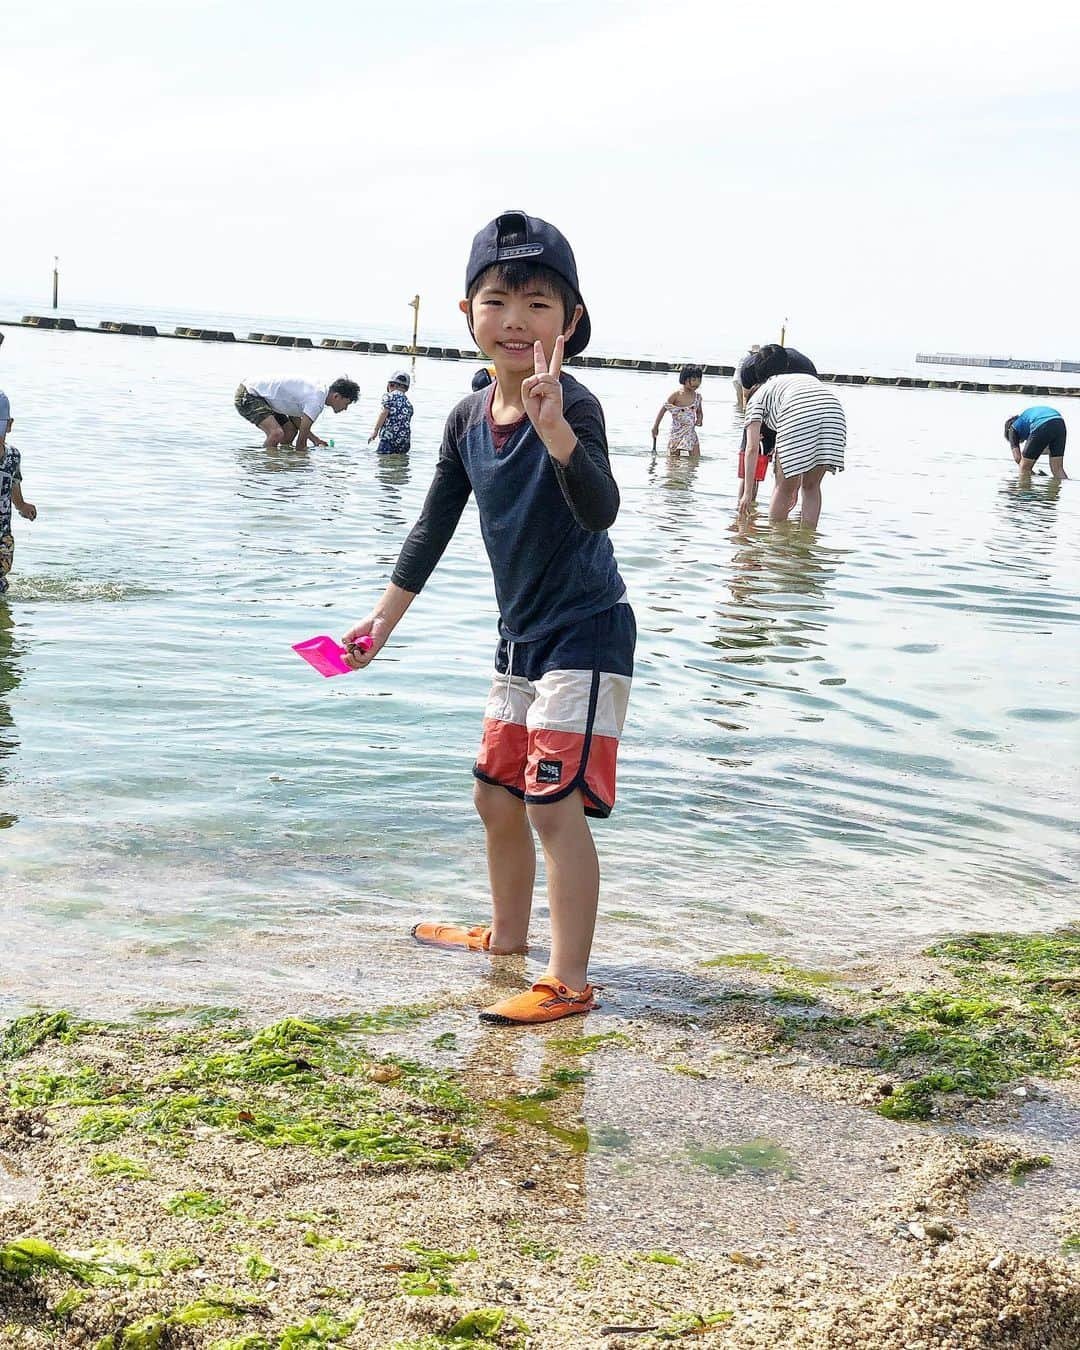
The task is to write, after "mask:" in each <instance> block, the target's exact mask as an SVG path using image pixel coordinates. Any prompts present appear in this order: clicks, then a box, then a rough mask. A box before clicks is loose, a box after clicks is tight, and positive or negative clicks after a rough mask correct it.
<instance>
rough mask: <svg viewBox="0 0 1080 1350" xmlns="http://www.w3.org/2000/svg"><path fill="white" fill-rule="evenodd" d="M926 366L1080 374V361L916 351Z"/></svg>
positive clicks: (917, 358) (920, 361)
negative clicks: (1031, 359) (976, 367)
mask: <svg viewBox="0 0 1080 1350" xmlns="http://www.w3.org/2000/svg"><path fill="white" fill-rule="evenodd" d="M915 360H916V361H918V362H919V363H920V364H922V365H924V366H983V367H985V368H986V369H987V370H1057V371H1060V372H1061V373H1062V374H1069V375H1080V361H1060V360H1059V361H1024V360H1021V358H1020V357H1017V356H967V355H965V354H964V353H963V352H916V353H915Z"/></svg>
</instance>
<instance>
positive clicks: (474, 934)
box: [412, 923, 529, 956]
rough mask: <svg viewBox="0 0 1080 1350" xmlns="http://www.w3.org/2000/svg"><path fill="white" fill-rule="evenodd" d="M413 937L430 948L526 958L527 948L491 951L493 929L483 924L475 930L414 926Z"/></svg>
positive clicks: (429, 925) (420, 924)
mask: <svg viewBox="0 0 1080 1350" xmlns="http://www.w3.org/2000/svg"><path fill="white" fill-rule="evenodd" d="M412 935H413V937H414V938H415V939H416V940H417V942H424V943H426V944H427V945H428V946H429V947H451V948H457V949H458V950H460V951H466V952H489V953H490V954H491V955H492V956H524V955H525V953H526V952H527V951H528V950H529V949H528V948H527V947H515V948H514V949H513V951H511V952H502V951H494V952H493V951H492V950H491V929H490V928H485V927H484V925H483V924H479V923H478V924H477V925H476V926H475V927H474V928H459V927H457V926H456V925H455V924H451V923H417V924H413V928H412Z"/></svg>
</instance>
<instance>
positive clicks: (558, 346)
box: [521, 333, 566, 444]
mask: <svg viewBox="0 0 1080 1350" xmlns="http://www.w3.org/2000/svg"><path fill="white" fill-rule="evenodd" d="M565 350H566V339H565V338H564V337H563V336H562V334H561V333H560V334H559V336H558V337H557V338H556V339H555V349H554V351H553V352H552V353H551V365H550V366H549V365H548V362H547V358H546V357H545V355H544V344H543V343H542V342H540V341H539V339H537V341H536V342H534V343H533V361H534V363H535V367H536V374H535V375H530V376H529V377H528V379H525V380H522V382H521V397H522V401H523V402H524V404H525V411H526V413H527V414H528V417H529V421H530V422H531V423H532V424H533V426H534V427H535V428H536V434H537V435H538V436H539V437H540V439H541V440H542V441H543V442H544V443H545V444H547V442H548V438H549V437H550V436H552V435H553V434H554V433H556V432H557V431H558V430H559V428H560V427H561V426H562V425H564V420H563V396H562V385H561V384H560V383H559V375H560V373H561V371H562V362H563V352H564V351H565Z"/></svg>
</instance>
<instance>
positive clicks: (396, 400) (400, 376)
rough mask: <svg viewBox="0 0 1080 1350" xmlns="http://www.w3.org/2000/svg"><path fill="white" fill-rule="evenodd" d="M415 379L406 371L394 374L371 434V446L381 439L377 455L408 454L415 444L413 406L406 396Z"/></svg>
mask: <svg viewBox="0 0 1080 1350" xmlns="http://www.w3.org/2000/svg"><path fill="white" fill-rule="evenodd" d="M410 383H411V381H410V379H409V377H408V375H407V374H406V373H405V371H403V370H399V371H398V372H397V374H396V375H391V376H390V382H389V384H387V386H386V393H385V394H383V397H382V408H381V409H380V411H379V415H378V417H377V418H376V419H375V428H374V430H373V431H372V433H371V435H370V436H369V437H368V445H370V444H371V442H372V441H374V440H378V442H379V444H378V447H377V448H376V451H375V453H376V454H377V455H407V454H408V453H409V450H410V448H411V446H412V415H413V405H412V404H411V403H410V402H409V400H408V399H407V398H406V397H405V391H406V390H407V389H408V387H409V385H410ZM380 433H381V435H380Z"/></svg>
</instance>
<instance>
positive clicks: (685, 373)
mask: <svg viewBox="0 0 1080 1350" xmlns="http://www.w3.org/2000/svg"><path fill="white" fill-rule="evenodd" d="M702 373H703V372H702V369H701V367H700V366H683V368H682V370H680V371H679V387H678V389H676V390H675V392H674V393H673V394H672V395H671V397H670V398H669V399H667V400H666V401H665V403H664V406H663V407H662V408H661V409H660V411H659V412H658V413H657V414H656V421H655V422H654V423H653V429H652V438H653V448H654V449H655V447H656V438H657V436H658V435H659V434H660V423H661V421H662V420H663V417H664V414H665V413H670V414H671V435H670V436H669V437H668V454H669V455H681V454H682V452H683V451H684V450H685V451H686V453H687V454H688V455H696V454H699V453H700V451H701V446H700V445H699V443H698V434H697V429H698V427H699V426H701V421H702V418H701V395H700V394H699V393H698V389H699V388H700V387H701V377H702Z"/></svg>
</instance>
